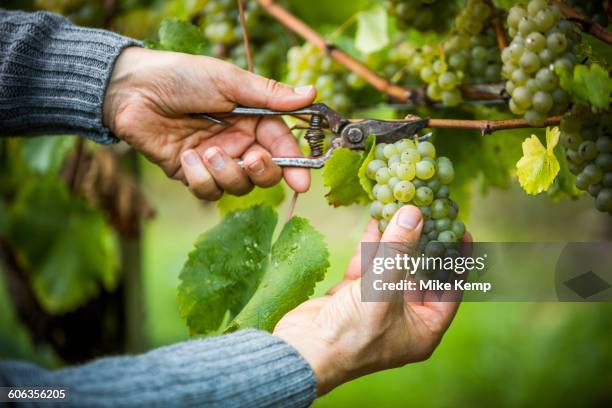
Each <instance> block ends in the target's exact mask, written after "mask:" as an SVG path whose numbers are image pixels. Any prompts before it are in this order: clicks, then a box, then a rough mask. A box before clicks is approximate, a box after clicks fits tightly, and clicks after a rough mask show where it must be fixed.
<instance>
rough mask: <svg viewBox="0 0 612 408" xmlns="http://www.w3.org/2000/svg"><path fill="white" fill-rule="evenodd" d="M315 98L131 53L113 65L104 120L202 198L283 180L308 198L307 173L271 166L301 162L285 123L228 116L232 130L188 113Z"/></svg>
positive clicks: (192, 61) (220, 70) (234, 73)
mask: <svg viewBox="0 0 612 408" xmlns="http://www.w3.org/2000/svg"><path fill="white" fill-rule="evenodd" d="M315 95H316V91H315V89H314V87H312V86H305V87H298V88H292V87H290V86H288V85H285V84H281V83H278V82H276V81H274V80H271V79H267V78H264V77H262V76H259V75H255V74H252V73H250V72H247V71H244V70H242V69H240V68H238V67H236V66H234V65H232V64H229V63H227V62H224V61H221V60H218V59H215V58H210V57H203V56H195V55H188V54H181V53H176V52H165V51H153V50H146V49H142V48H137V47H130V48H126V49H125V50H124V51H123V52H122V53H121V54H120V55H119V58H118V59H117V61H116V63H115V68H114V69H113V73H112V76H111V78H110V81H109V85H108V87H107V91H106V96H105V100H104V107H103V121H104V124H105V125H106V126H107V127H109V128H110V129H111V131H112V132H113V133H114V134H115V135H116V136H117V137H118V138H119V139H122V140H124V141H126V142H127V143H128V144H130V145H131V146H133V147H134V148H136V149H138V150H139V151H141V152H142V153H143V154H144V155H145V156H146V157H147V158H148V159H149V160H151V161H152V162H153V163H156V164H157V165H159V166H160V167H161V168H162V169H163V170H164V172H165V173H166V174H167V175H168V176H169V177H171V178H174V179H178V180H182V181H183V182H184V183H186V184H187V185H188V186H189V188H190V190H191V191H192V192H193V193H194V194H195V195H196V196H197V197H199V198H202V199H206V200H217V199H219V198H220V197H221V196H222V194H223V191H227V192H228V193H231V194H234V195H243V194H246V193H248V192H249V191H250V190H251V189H252V188H253V186H254V185H258V186H262V187H268V186H271V185H274V184H276V183H278V182H279V181H280V180H281V178H282V177H283V176H284V178H285V180H286V181H287V184H288V185H289V186H290V187H291V188H292V189H294V190H295V191H297V192H304V191H306V190H308V187H309V186H310V175H309V173H308V171H307V170H306V169H300V168H286V169H281V168H280V167H279V166H278V165H276V164H275V163H274V162H273V161H272V157H273V156H288V157H296V156H302V154H301V152H300V149H299V147H298V144H297V142H296V140H295V138H294V137H293V135H292V134H291V132H290V131H289V129H288V128H287V126H286V125H285V123H284V122H283V121H282V120H281V119H279V118H272V117H267V118H261V117H253V116H251V117H247V116H224V119H225V120H226V121H228V122H229V123H230V125H229V126H222V125H217V124H214V123H212V122H211V121H209V120H207V119H203V118H197V117H194V116H192V115H190V114H191V113H210V114H213V115H214V114H220V113H224V112H229V111H231V110H232V109H233V108H235V107H236V106H238V105H242V106H249V107H259V108H268V109H274V110H279V111H287V110H294V109H299V108H302V107H304V106H306V105H309V104H311V103H312V102H313V100H314V98H315ZM238 158H241V159H243V160H244V170H243V169H241V168H240V166H238V164H237V163H236V161H235V160H234V159H238Z"/></svg>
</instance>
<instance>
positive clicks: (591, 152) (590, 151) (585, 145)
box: [578, 140, 598, 160]
mask: <svg viewBox="0 0 612 408" xmlns="http://www.w3.org/2000/svg"><path fill="white" fill-rule="evenodd" d="M578 153H579V154H580V157H582V159H583V160H591V159H594V158H595V157H596V156H597V153H598V150H597V145H595V143H594V142H593V141H591V140H587V141H584V142H582V143H581V144H580V146H579V147H578Z"/></svg>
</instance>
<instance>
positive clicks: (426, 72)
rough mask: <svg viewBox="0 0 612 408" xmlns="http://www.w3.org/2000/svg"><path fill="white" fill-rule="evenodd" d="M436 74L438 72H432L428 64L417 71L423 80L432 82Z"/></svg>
mask: <svg viewBox="0 0 612 408" xmlns="http://www.w3.org/2000/svg"><path fill="white" fill-rule="evenodd" d="M437 75H438V74H436V73H435V72H434V70H433V68H432V67H430V66H424V67H423V68H421V70H420V71H419V76H420V77H421V79H422V80H423V82H432V81H434V80H435V79H436V76H437Z"/></svg>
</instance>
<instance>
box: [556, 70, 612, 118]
mask: <svg viewBox="0 0 612 408" xmlns="http://www.w3.org/2000/svg"><path fill="white" fill-rule="evenodd" d="M559 74H560V76H561V87H562V88H563V89H565V90H566V91H567V92H568V93H569V94H570V95H571V97H572V100H573V101H574V102H575V103H577V104H579V105H591V107H592V108H593V110H594V111H600V110H603V109H607V108H608V106H609V104H610V94H612V79H611V78H610V76H609V75H608V72H607V71H606V70H605V69H603V68H602V67H601V66H599V65H598V64H592V65H591V66H590V67H587V66H586V65H582V64H578V65H576V66H575V67H574V72H573V75H572V73H571V72H568V71H567V70H563V71H561V72H560V73H559Z"/></svg>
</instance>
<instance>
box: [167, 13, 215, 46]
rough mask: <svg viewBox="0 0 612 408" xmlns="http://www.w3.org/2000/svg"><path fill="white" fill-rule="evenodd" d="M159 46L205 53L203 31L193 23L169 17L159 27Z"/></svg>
mask: <svg viewBox="0 0 612 408" xmlns="http://www.w3.org/2000/svg"><path fill="white" fill-rule="evenodd" d="M159 48H161V49H164V50H169V51H176V52H184V53H187V54H205V53H206V48H205V41H204V36H203V35H202V32H201V31H200V30H199V29H198V28H197V27H196V26H194V25H193V24H191V23H188V22H185V21H181V20H178V19H175V18H167V19H165V20H163V21H162V22H161V25H160V27H159Z"/></svg>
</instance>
